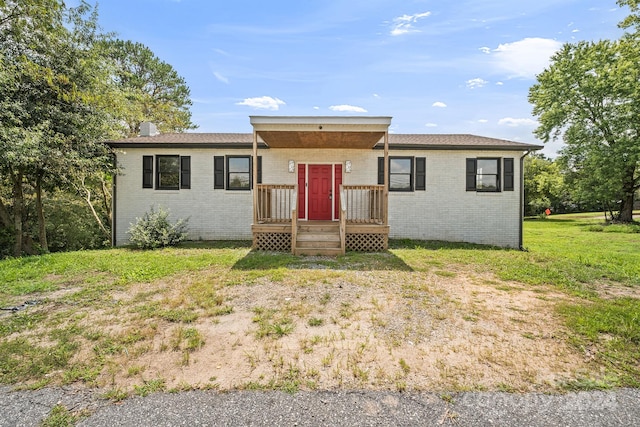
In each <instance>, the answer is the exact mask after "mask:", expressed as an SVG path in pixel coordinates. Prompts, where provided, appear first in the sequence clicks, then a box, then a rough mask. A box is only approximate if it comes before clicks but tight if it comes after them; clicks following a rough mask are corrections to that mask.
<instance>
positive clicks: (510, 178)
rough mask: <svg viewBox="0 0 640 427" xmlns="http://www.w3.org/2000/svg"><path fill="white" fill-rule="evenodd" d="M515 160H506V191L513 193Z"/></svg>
mask: <svg viewBox="0 0 640 427" xmlns="http://www.w3.org/2000/svg"><path fill="white" fill-rule="evenodd" d="M513 172H514V171H513V158H508V159H504V191H513V186H514V173H513Z"/></svg>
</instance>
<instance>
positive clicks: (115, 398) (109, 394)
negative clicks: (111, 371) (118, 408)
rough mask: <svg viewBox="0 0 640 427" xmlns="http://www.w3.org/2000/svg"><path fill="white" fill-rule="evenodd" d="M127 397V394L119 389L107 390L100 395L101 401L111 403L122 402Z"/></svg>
mask: <svg viewBox="0 0 640 427" xmlns="http://www.w3.org/2000/svg"><path fill="white" fill-rule="evenodd" d="M127 397H129V393H127V392H126V391H124V390H122V389H121V388H119V387H116V388H112V389H111V390H107V391H106V392H104V393H103V394H102V398H103V399H107V400H111V401H112V402H122V401H123V400H124V399H126V398H127Z"/></svg>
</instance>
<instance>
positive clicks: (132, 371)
mask: <svg viewBox="0 0 640 427" xmlns="http://www.w3.org/2000/svg"><path fill="white" fill-rule="evenodd" d="M142 372H144V366H139V365H133V366H129V367H128V368H127V377H129V378H131V377H135V376H137V375H140V374H141V373H142Z"/></svg>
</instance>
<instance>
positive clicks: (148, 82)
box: [102, 39, 196, 136]
mask: <svg viewBox="0 0 640 427" xmlns="http://www.w3.org/2000/svg"><path fill="white" fill-rule="evenodd" d="M102 49H103V50H104V53H105V55H106V56H107V57H108V58H110V59H111V60H112V61H113V67H114V68H113V72H114V75H113V77H114V81H115V82H116V84H117V86H118V88H119V90H120V92H121V94H122V96H123V97H124V101H125V102H123V103H122V104H121V106H122V108H121V110H120V112H119V113H120V114H121V115H122V116H121V118H122V119H123V120H124V121H125V122H126V123H127V126H128V129H127V133H128V136H135V135H138V133H139V132H140V124H141V123H142V122H153V123H155V124H156V126H157V127H158V130H160V131H161V132H183V131H185V130H187V129H195V127H196V126H195V125H194V124H193V123H192V122H191V111H190V110H189V107H190V106H191V98H190V90H189V87H188V86H187V84H186V83H185V81H184V79H183V78H182V77H180V75H178V73H177V72H176V70H174V68H173V67H172V66H171V65H169V64H167V63H166V62H163V61H161V60H160V59H159V58H158V57H157V56H156V55H155V54H154V53H153V52H152V51H151V50H150V49H149V48H148V47H146V46H145V45H143V44H142V43H134V42H132V41H124V40H119V39H110V40H106V41H104V43H103V45H102Z"/></svg>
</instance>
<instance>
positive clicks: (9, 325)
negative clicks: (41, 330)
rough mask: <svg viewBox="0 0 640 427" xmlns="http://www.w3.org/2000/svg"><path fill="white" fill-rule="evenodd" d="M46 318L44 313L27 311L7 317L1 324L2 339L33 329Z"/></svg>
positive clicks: (0, 333)
mask: <svg viewBox="0 0 640 427" xmlns="http://www.w3.org/2000/svg"><path fill="white" fill-rule="evenodd" d="M44 317H45V316H44V314H42V313H29V312H27V311H23V312H21V313H20V312H19V313H14V314H12V315H11V316H7V317H5V318H4V319H2V321H1V322H0V337H6V336H9V335H11V334H14V333H17V332H23V331H27V330H30V329H33V328H34V327H36V326H37V325H39V324H40V322H42V320H44Z"/></svg>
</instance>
